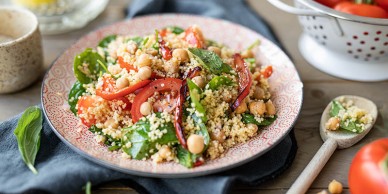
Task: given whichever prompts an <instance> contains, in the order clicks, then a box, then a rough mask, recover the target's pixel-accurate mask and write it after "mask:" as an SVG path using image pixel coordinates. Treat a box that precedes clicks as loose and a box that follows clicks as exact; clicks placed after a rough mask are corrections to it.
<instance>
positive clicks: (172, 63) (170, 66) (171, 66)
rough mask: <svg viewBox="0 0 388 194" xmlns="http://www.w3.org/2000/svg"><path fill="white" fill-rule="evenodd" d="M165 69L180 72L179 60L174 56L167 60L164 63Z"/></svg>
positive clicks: (168, 71)
mask: <svg viewBox="0 0 388 194" xmlns="http://www.w3.org/2000/svg"><path fill="white" fill-rule="evenodd" d="M164 71H166V72H167V73H178V72H179V61H178V60H176V59H175V60H174V58H172V59H171V60H169V61H167V62H166V63H165V64H164Z"/></svg>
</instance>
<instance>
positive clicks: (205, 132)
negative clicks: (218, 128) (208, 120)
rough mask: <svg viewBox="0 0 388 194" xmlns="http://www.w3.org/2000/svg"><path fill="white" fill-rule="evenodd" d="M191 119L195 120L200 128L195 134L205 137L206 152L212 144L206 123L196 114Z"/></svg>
mask: <svg viewBox="0 0 388 194" xmlns="http://www.w3.org/2000/svg"><path fill="white" fill-rule="evenodd" d="M191 117H192V118H193V120H194V122H195V124H196V125H198V126H199V130H198V131H196V132H195V133H196V134H198V135H201V136H202V137H203V140H204V144H205V148H204V149H203V151H205V150H206V149H207V147H208V146H209V143H210V135H209V131H208V130H207V127H206V125H205V123H204V122H203V121H202V120H201V119H200V118H199V117H198V116H197V115H196V114H193V115H191Z"/></svg>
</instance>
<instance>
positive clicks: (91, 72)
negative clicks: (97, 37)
mask: <svg viewBox="0 0 388 194" xmlns="http://www.w3.org/2000/svg"><path fill="white" fill-rule="evenodd" d="M98 61H100V62H101V63H102V64H103V65H105V60H104V59H103V58H102V57H101V56H100V55H99V54H98V53H96V52H94V51H93V50H92V49H91V48H87V49H85V51H84V52H82V53H81V54H79V55H77V56H76V57H75V58H74V65H73V70H74V74H75V77H76V78H77V79H78V81H79V82H80V83H82V84H88V83H90V82H92V81H94V80H97V78H98V75H100V73H104V72H105V70H104V67H103V66H102V65H101V64H100V63H99V62H98ZM84 64H87V66H84Z"/></svg>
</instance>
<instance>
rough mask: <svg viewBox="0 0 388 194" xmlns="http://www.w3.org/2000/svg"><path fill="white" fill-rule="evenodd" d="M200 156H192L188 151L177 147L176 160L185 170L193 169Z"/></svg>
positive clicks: (179, 146)
mask: <svg viewBox="0 0 388 194" xmlns="http://www.w3.org/2000/svg"><path fill="white" fill-rule="evenodd" d="M199 157H201V155H198V154H192V153H190V152H189V151H188V150H186V149H184V148H183V147H182V146H181V145H178V146H177V158H178V160H179V164H181V165H182V166H185V167H186V168H193V167H194V163H195V162H196V161H197V160H198V158H199Z"/></svg>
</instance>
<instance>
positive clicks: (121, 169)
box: [40, 13, 304, 178]
mask: <svg viewBox="0 0 388 194" xmlns="http://www.w3.org/2000/svg"><path fill="white" fill-rule="evenodd" d="M161 16H163V17H172V16H183V17H194V18H198V19H204V18H206V19H211V20H215V21H217V22H226V23H228V24H232V25H235V26H238V27H240V28H243V29H244V30H248V31H250V32H253V33H255V34H258V35H260V36H261V37H263V38H264V39H266V40H267V41H268V42H269V43H270V44H272V46H274V47H276V48H277V49H279V51H280V52H282V53H283V54H284V56H285V57H286V58H287V60H288V61H289V62H291V64H292V65H293V66H294V68H295V72H296V77H297V78H298V79H297V80H296V81H298V82H299V83H300V84H301V99H300V106H299V110H298V111H297V114H296V117H295V119H294V121H293V122H292V124H291V125H290V127H289V128H288V129H287V130H286V132H285V133H284V135H283V136H282V137H280V138H279V139H278V140H277V141H276V142H274V143H273V144H271V145H269V146H268V147H267V148H266V149H264V150H263V151H261V152H260V153H257V154H254V155H252V156H251V157H249V158H246V159H244V160H242V161H239V162H236V163H233V164H230V165H227V166H222V167H218V168H213V169H209V170H204V171H194V172H172V173H157V172H144V171H136V170H131V169H127V168H124V167H120V166H117V165H114V164H111V163H109V162H107V161H105V160H103V159H100V158H97V157H94V156H92V155H90V154H88V153H87V152H85V151H83V150H81V149H80V148H78V147H77V146H75V145H73V144H72V143H71V142H70V141H68V140H67V139H65V138H64V137H63V136H62V135H61V134H60V133H59V132H58V130H57V129H56V128H55V127H54V126H53V124H52V122H51V120H50V119H49V117H48V116H47V110H46V107H45V106H44V104H43V95H44V86H45V81H46V79H47V77H48V74H49V73H50V71H51V69H52V67H53V66H54V64H55V63H56V62H57V60H58V59H59V58H60V57H61V56H62V55H63V54H64V53H65V52H67V51H68V50H69V49H70V48H72V47H73V46H74V44H76V43H77V42H79V41H80V40H81V39H82V38H84V37H85V36H88V35H90V34H92V33H95V32H96V31H100V30H101V29H103V28H107V27H109V26H113V25H117V24H119V23H125V22H128V21H131V20H137V19H144V18H148V17H161ZM303 87H304V84H303V82H302V80H301V78H300V75H299V72H298V71H297V69H296V67H295V64H294V62H293V61H292V60H291V58H290V57H289V56H288V55H287V54H286V53H285V52H284V51H283V50H282V49H281V48H280V47H279V46H278V45H276V44H275V43H273V42H272V41H271V40H269V39H268V38H266V37H264V36H263V35H261V34H260V33H258V32H256V31H254V30H252V29H250V28H248V27H245V26H243V25H240V24H237V23H234V22H231V21H228V20H224V19H219V18H213V17H207V16H200V15H194V14H180V13H167V14H149V15H144V16H139V17H135V18H131V19H125V20H121V21H117V22H113V23H111V24H107V25H104V26H101V27H99V28H97V29H94V30H92V31H90V32H88V33H86V34H84V35H82V37H80V38H78V39H77V40H76V41H75V42H73V44H71V45H70V46H69V47H67V48H66V49H65V50H64V51H62V52H61V53H60V54H59V55H58V56H57V57H56V59H55V60H54V61H53V62H52V63H51V64H50V66H49V68H48V69H47V70H46V72H45V75H44V77H43V80H42V85H41V99H40V100H41V104H42V109H43V114H44V117H45V118H46V122H47V123H48V124H49V126H50V128H51V130H52V131H54V133H55V135H56V136H57V137H58V138H59V139H60V140H61V141H62V142H63V143H65V145H67V146H68V147H70V148H71V149H72V150H73V151H75V152H76V153H78V154H79V155H81V156H82V157H84V158H86V159H87V160H89V161H91V162H93V163H97V164H99V165H101V166H103V167H108V168H110V169H112V170H116V171H118V172H122V173H125V174H130V175H136V176H142V177H151V178H189V177H198V176H204V175H209V174H215V173H218V172H222V171H226V170H229V169H232V168H235V167H238V166H241V165H243V164H246V163H248V162H250V161H253V160H254V159H257V158H258V157H260V156H262V155H263V154H265V153H267V152H268V151H270V150H271V149H273V148H274V147H275V146H276V145H278V144H279V143H280V142H281V141H283V140H284V138H285V137H286V136H287V135H288V134H289V133H290V131H291V130H292V129H293V128H294V126H295V124H296V121H297V120H298V118H299V116H300V113H301V110H302V106H303V99H304V98H303V94H304V93H303V92H304V90H303Z"/></svg>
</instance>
